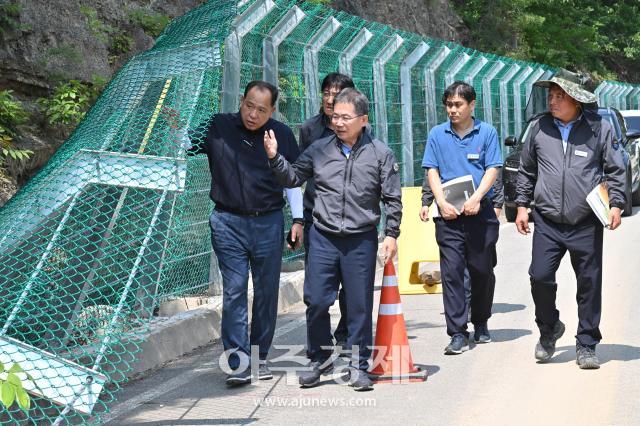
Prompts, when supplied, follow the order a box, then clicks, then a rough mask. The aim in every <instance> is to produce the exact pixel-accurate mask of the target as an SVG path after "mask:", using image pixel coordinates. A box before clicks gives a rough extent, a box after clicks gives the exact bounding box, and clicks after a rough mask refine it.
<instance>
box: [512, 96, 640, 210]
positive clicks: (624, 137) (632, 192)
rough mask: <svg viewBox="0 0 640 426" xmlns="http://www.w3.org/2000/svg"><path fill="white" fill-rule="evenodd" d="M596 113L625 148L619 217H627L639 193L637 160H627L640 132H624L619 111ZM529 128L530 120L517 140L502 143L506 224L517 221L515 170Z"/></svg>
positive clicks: (602, 109) (599, 110)
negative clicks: (505, 151) (506, 149)
mask: <svg viewBox="0 0 640 426" xmlns="http://www.w3.org/2000/svg"><path fill="white" fill-rule="evenodd" d="M598 114H599V115H600V116H602V117H603V118H605V119H606V120H608V121H609V122H610V123H611V125H612V126H613V128H614V131H615V134H616V139H617V140H618V142H619V143H621V144H622V146H623V147H624V151H623V156H624V163H625V166H626V168H627V188H626V190H625V192H626V197H625V198H626V204H625V207H624V212H623V213H622V215H623V216H628V215H630V214H631V207H632V198H635V197H634V196H636V195H638V194H640V178H639V172H640V161H636V162H635V163H636V164H631V161H630V160H629V158H635V156H630V155H629V153H630V152H637V151H636V150H637V149H638V147H637V146H636V145H639V144H640V132H638V131H635V130H634V131H630V132H627V126H626V125H625V121H624V118H622V115H621V114H620V111H618V110H617V109H615V108H598ZM530 126H531V120H530V121H529V122H528V123H527V127H526V128H525V130H524V131H523V132H522V135H521V136H520V139H519V140H518V139H516V138H515V137H513V136H509V137H508V138H506V139H505V141H504V144H505V146H509V147H512V150H511V153H510V154H509V155H507V157H506V158H505V160H504V167H503V168H502V181H503V184H504V214H505V216H506V217H507V220H508V221H509V222H513V221H514V220H516V214H517V208H516V203H515V198H516V183H517V179H518V168H519V167H520V153H521V152H522V147H523V146H524V143H523V142H522V141H523V140H524V137H525V135H526V134H527V132H528V131H529V127H530Z"/></svg>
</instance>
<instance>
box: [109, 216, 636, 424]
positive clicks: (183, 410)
mask: <svg viewBox="0 0 640 426" xmlns="http://www.w3.org/2000/svg"><path fill="white" fill-rule="evenodd" d="M500 232H501V235H500V240H499V244H498V266H497V268H496V277H497V285H496V294H495V299H494V306H493V316H492V318H491V320H490V322H489V328H490V330H491V336H492V338H493V342H492V343H490V344H486V345H478V346H473V345H472V347H471V350H470V351H468V352H466V353H464V354H462V355H458V356H445V355H443V353H442V352H443V348H444V347H445V346H446V344H447V343H448V340H449V338H448V337H447V335H446V331H445V326H444V315H443V308H442V297H441V296H440V295H420V296H403V298H402V304H403V310H404V315H405V320H406V323H407V331H408V334H409V339H410V345H411V350H412V354H413V359H414V362H415V363H416V364H419V365H422V366H423V367H424V368H426V369H427V371H428V372H429V377H428V380H427V381H426V382H422V383H409V384H379V385H376V386H375V389H374V390H373V391H371V392H364V393H359V392H355V391H353V389H352V388H350V387H348V386H347V385H346V384H341V383H340V381H341V379H340V375H339V374H335V375H334V376H332V377H327V378H325V380H324V381H323V382H322V383H321V386H318V387H316V388H313V389H301V388H299V386H298V385H297V379H296V377H295V371H294V370H295V369H296V366H298V365H299V364H298V363H297V362H296V358H293V357H292V356H291V354H290V353H288V352H287V349H286V348H280V349H275V350H274V351H273V353H272V355H271V358H272V360H273V364H272V369H273V370H274V373H275V377H274V379H273V380H270V381H262V382H258V383H256V384H253V385H249V386H245V387H242V388H235V389H227V388H226V386H225V384H224V377H225V375H224V373H223V372H222V371H221V370H220V368H219V366H218V359H219V355H220V352H221V344H220V343H215V344H212V345H210V346H208V347H204V348H200V349H198V350H196V351H194V352H193V353H191V354H189V355H188V356H185V357H183V358H181V359H180V360H177V361H175V362H172V363H170V364H169V365H167V366H165V367H164V368H162V369H159V370H157V371H156V372H154V373H152V374H150V375H148V376H146V377H144V378H142V379H140V380H137V381H134V382H131V383H129V384H127V385H126V386H125V387H124V388H123V389H122V390H121V391H120V392H119V394H118V398H119V402H118V403H117V404H116V405H114V406H112V407H111V411H110V414H109V415H107V417H105V418H104V420H110V423H109V424H111V425H133V424H135V425H216V424H253V423H255V424H277V425H299V424H327V423H336V424H364V423H366V424H376V425H378V424H381V425H382V424H385V425H389V424H402V423H404V424H426V425H441V424H451V425H470V424H474V425H477V424H481V425H484V424H487V425H489V424H490V425H503V424H504V425H507V424H508V425H511V424H519V425H539V424H548V425H556V424H558V425H559V424H576V425H639V424H640V327H638V326H637V324H638V322H639V321H640V309H639V308H638V305H639V304H640V255H639V252H640V209H637V208H636V209H634V215H633V216H631V217H628V218H624V220H623V223H622V226H621V227H620V228H619V229H618V230H616V231H605V249H604V250H605V256H604V257H605V264H604V277H605V278H604V284H603V315H602V322H601V331H602V334H603V336H604V339H603V341H602V342H601V344H600V345H599V346H598V347H597V352H598V355H599V357H600V361H601V363H602V367H601V368H600V369H599V370H590V371H586V370H580V369H579V368H578V367H577V366H576V364H575V339H574V334H575V329H576V326H577V308H576V301H575V277H574V275H573V271H572V269H571V265H570V263H569V259H568V256H566V258H565V259H564V261H563V263H562V265H561V268H560V270H559V272H558V275H557V281H558V283H559V288H558V308H559V310H560V318H561V319H562V320H563V322H565V324H566V326H567V332H566V333H565V335H564V336H563V337H562V338H561V339H560V340H559V341H558V345H557V346H558V347H557V351H556V354H555V356H554V357H553V358H552V360H551V361H550V362H549V363H547V364H537V363H536V362H535V359H534V357H533V352H534V346H535V343H536V341H537V339H538V333H537V329H536V327H535V323H534V315H533V303H532V300H531V294H530V287H529V282H528V275H527V269H528V267H529V261H530V256H531V236H527V237H524V236H521V235H519V234H518V233H517V232H516V230H515V226H514V225H512V224H503V225H502V227H501V229H500ZM378 283H379V281H378ZM376 311H377V307H376ZM332 312H337V307H336V306H334V308H332ZM374 315H376V316H377V313H375V312H374ZM376 316H374V319H375V318H376ZM334 317H337V315H334ZM334 320H335V321H334V325H335V322H336V321H337V318H334ZM305 333H306V332H305V323H304V310H303V307H302V306H300V307H298V308H296V309H295V310H293V311H291V312H289V313H287V314H285V315H281V316H280V317H279V320H278V329H277V332H276V338H275V342H274V343H275V345H276V346H277V347H282V346H287V345H289V346H291V345H294V346H295V345H298V348H300V345H302V344H304V342H305ZM301 353H302V352H300V353H299V354H301ZM339 362H340V363H341V364H344V362H345V361H339Z"/></svg>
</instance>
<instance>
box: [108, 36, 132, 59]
mask: <svg viewBox="0 0 640 426" xmlns="http://www.w3.org/2000/svg"><path fill="white" fill-rule="evenodd" d="M132 47H133V38H131V37H129V36H128V35H126V34H119V35H117V36H114V37H112V38H111V44H110V45H109V64H111V65H113V64H114V63H115V62H116V60H117V59H118V56H120V55H122V54H124V53H127V52H129V51H130V50H131V48H132Z"/></svg>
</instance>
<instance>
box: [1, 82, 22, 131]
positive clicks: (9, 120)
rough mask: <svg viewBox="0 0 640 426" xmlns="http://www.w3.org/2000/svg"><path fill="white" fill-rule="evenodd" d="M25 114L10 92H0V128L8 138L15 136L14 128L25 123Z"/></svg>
mask: <svg viewBox="0 0 640 426" xmlns="http://www.w3.org/2000/svg"><path fill="white" fill-rule="evenodd" d="M27 117H28V116H27V113H26V111H25V110H24V108H22V105H21V104H20V102H18V100H16V98H14V97H13V91H12V90H0V126H2V128H3V129H4V133H5V134H8V135H9V136H14V135H15V129H16V126H17V125H19V124H22V123H24V122H25V121H27Z"/></svg>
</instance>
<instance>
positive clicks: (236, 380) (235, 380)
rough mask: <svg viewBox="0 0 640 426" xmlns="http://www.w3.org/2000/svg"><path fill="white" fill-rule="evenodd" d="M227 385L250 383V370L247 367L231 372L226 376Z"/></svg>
mask: <svg viewBox="0 0 640 426" xmlns="http://www.w3.org/2000/svg"><path fill="white" fill-rule="evenodd" d="M226 382H227V386H229V387H231V386H240V385H246V384H248V383H251V370H249V369H248V368H247V369H245V370H244V371H241V372H236V373H231V374H229V375H228V376H227V381H226Z"/></svg>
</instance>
